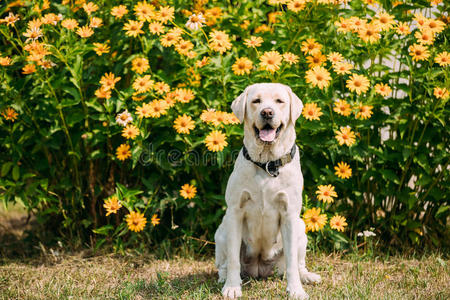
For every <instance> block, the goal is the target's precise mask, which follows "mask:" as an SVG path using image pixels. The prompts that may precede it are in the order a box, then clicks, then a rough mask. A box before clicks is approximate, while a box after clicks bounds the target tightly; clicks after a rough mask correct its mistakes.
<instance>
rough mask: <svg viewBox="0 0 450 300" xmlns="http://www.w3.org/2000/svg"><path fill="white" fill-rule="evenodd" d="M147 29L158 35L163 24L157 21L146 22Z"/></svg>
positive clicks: (161, 30) (161, 31)
mask: <svg viewBox="0 0 450 300" xmlns="http://www.w3.org/2000/svg"><path fill="white" fill-rule="evenodd" d="M148 29H149V30H150V32H151V33H153V34H156V35H160V34H161V33H163V32H164V25H163V24H161V23H159V22H152V23H150V24H148Z"/></svg>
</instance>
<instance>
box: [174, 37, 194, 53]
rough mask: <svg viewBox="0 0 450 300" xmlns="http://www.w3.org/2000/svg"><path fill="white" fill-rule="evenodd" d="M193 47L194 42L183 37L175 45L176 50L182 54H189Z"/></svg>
mask: <svg viewBox="0 0 450 300" xmlns="http://www.w3.org/2000/svg"><path fill="white" fill-rule="evenodd" d="M193 48H194V44H192V42H190V41H186V40H183V39H182V40H180V41H179V42H178V44H177V45H176V46H175V50H176V51H177V52H178V53H179V54H181V55H188V54H189V52H190V50H192V49H193Z"/></svg>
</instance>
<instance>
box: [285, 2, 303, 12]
mask: <svg viewBox="0 0 450 300" xmlns="http://www.w3.org/2000/svg"><path fill="white" fill-rule="evenodd" d="M305 6H306V0H291V1H289V2H288V4H287V8H288V9H289V10H290V11H293V12H299V11H301V10H303V9H304V8H305Z"/></svg>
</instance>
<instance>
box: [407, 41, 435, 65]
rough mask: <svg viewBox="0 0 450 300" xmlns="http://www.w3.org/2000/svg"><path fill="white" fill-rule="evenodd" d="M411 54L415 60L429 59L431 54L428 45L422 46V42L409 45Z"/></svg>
mask: <svg viewBox="0 0 450 300" xmlns="http://www.w3.org/2000/svg"><path fill="white" fill-rule="evenodd" d="M408 50H409V55H411V56H412V59H413V60H415V61H419V60H425V59H428V57H429V56H430V52H428V49H427V47H425V46H422V45H420V44H414V45H411V46H409V48H408Z"/></svg>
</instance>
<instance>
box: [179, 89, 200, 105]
mask: <svg viewBox="0 0 450 300" xmlns="http://www.w3.org/2000/svg"><path fill="white" fill-rule="evenodd" d="M175 92H176V96H175V98H176V99H177V100H178V101H179V102H181V103H189V102H190V101H191V100H192V99H194V97H195V95H194V92H193V91H192V90H190V89H176V90H175Z"/></svg>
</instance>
